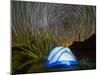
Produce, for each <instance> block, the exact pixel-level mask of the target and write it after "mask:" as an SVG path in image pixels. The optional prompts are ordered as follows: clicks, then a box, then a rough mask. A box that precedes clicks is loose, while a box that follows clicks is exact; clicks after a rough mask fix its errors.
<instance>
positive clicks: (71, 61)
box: [46, 47, 77, 68]
mask: <svg viewBox="0 0 100 75" xmlns="http://www.w3.org/2000/svg"><path fill="white" fill-rule="evenodd" d="M76 64H77V60H76V58H75V56H74V55H73V54H72V52H71V50H70V49H69V48H67V47H65V48H64V47H56V48H54V49H53V50H52V51H51V53H50V54H49V56H48V62H47V64H46V67H47V68H48V67H54V66H59V65H63V66H66V67H68V66H71V65H76Z"/></svg>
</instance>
